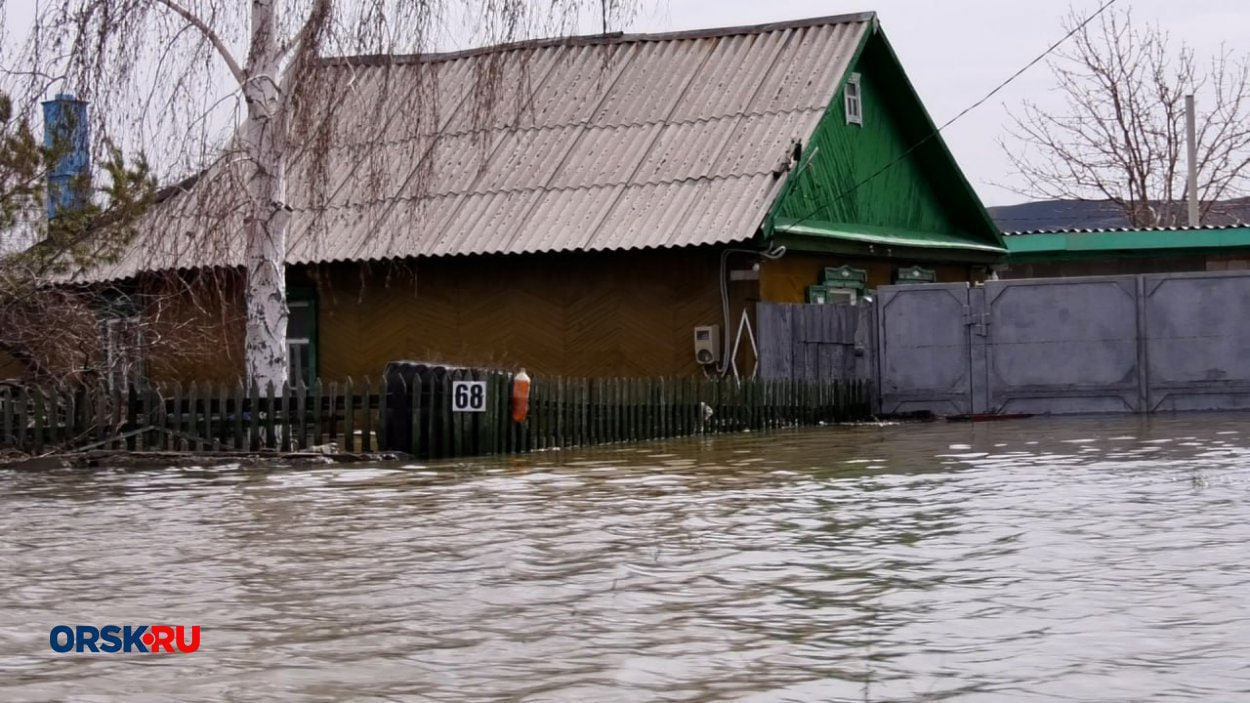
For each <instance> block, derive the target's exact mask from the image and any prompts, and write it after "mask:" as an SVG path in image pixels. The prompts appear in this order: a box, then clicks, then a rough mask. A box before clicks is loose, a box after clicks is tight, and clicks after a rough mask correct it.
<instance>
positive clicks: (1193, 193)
mask: <svg viewBox="0 0 1250 703" xmlns="http://www.w3.org/2000/svg"><path fill="white" fill-rule="evenodd" d="M1185 138H1186V142H1187V146H1188V148H1189V184H1188V186H1187V187H1186V190H1188V191H1189V226H1190V227H1197V226H1199V225H1200V224H1202V223H1201V222H1200V221H1199V220H1200V216H1199V214H1198V136H1197V127H1196V120H1195V118H1194V96H1193V95H1192V94H1191V95H1186V96H1185Z"/></svg>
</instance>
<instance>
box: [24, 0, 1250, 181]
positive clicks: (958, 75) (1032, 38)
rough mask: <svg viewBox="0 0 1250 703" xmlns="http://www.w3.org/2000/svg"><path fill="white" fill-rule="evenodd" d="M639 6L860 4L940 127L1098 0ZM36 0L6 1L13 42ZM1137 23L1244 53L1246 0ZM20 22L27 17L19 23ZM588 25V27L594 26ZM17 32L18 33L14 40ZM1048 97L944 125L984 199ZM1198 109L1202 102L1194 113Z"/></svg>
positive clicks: (670, 14) (1002, 96) (998, 100)
mask: <svg viewBox="0 0 1250 703" xmlns="http://www.w3.org/2000/svg"><path fill="white" fill-rule="evenodd" d="M639 2H640V4H641V5H642V8H643V9H642V10H641V11H640V12H639V13H638V14H637V16H636V17H635V18H634V19H633V20H632V21H631V22H630V23H629V24H628V25H627V26H625V27H620V29H623V30H625V31H629V32H663V31H673V30H682V29H696V28H701V27H718V26H727V25H739V24H756V23H763V22H775V21H781V20H791V19H798V18H803V17H816V16H822V15H834V14H843V13H850V12H861V11H867V10H873V11H876V12H877V13H878V15H879V17H880V19H881V25H882V27H883V28H884V30H885V32H886V34H887V35H888V36H889V38H890V41H891V43H892V44H893V45H894V48H895V50H896V51H897V52H898V55H899V58H900V59H901V60H902V62H903V67H904V68H905V69H906V71H907V73H908V74H909V76H910V77H911V80H912V83H913V84H914V85H915V87H916V90H917V91H919V93H920V97H921V99H922V100H923V101H924V102H925V105H926V106H927V107H928V110H929V114H930V115H931V116H932V117H933V119H934V121H935V122H936V123H937V124H942V123H944V122H946V121H947V120H949V119H950V118H951V117H954V116H955V115H956V114H958V113H959V112H960V111H961V110H963V109H964V108H965V107H968V106H969V105H971V104H972V103H973V102H975V101H976V100H978V99H980V98H981V97H983V96H984V95H985V94H986V93H987V92H989V91H990V90H991V89H992V88H993V87H994V86H996V85H998V84H999V83H1000V82H1001V81H1003V80H1004V79H1006V78H1007V77H1008V76H1010V75H1011V74H1012V73H1014V72H1015V71H1017V70H1018V69H1020V68H1021V67H1023V66H1024V65H1025V64H1027V63H1028V62H1029V61H1030V60H1032V59H1033V58H1034V57H1035V56H1037V55H1038V54H1039V53H1041V52H1042V51H1044V50H1045V49H1046V47H1048V46H1049V45H1050V44H1052V43H1053V42H1055V41H1056V40H1057V39H1059V38H1060V37H1061V36H1062V35H1063V33H1064V32H1063V29H1062V27H1061V20H1062V18H1063V16H1064V15H1065V14H1066V13H1067V11H1068V9H1069V7H1072V8H1073V9H1075V10H1076V11H1077V12H1078V13H1079V14H1082V15H1088V14H1090V13H1092V12H1093V11H1094V10H1096V9H1097V8H1098V7H1099V6H1100V5H1101V4H1102V0H1072V2H1071V5H1069V3H1068V1H1067V0H639ZM34 4H35V3H34V0H26V2H25V3H22V2H11V3H10V8H9V9H10V14H11V16H10V17H9V26H8V28H7V29H8V31H9V33H10V35H11V36H10V39H18V40H19V41H20V39H21V38H22V37H21V34H22V30H21V29H20V27H21V26H22V25H23V24H25V23H26V22H28V21H29V20H28V19H27V17H24V16H23V15H26V16H29V15H30V14H31V10H33V7H34ZM1119 6H1121V7H1125V6H1128V7H1131V8H1132V9H1133V11H1134V14H1135V16H1136V17H1137V19H1138V20H1139V21H1151V22H1158V23H1159V24H1160V25H1161V26H1162V27H1163V28H1165V29H1166V30H1168V31H1169V32H1170V33H1171V34H1172V36H1173V38H1174V40H1177V41H1185V42H1188V43H1189V44H1191V45H1193V46H1195V47H1196V48H1198V49H1199V51H1200V55H1201V52H1202V51H1204V50H1206V49H1210V48H1214V47H1217V46H1218V45H1219V44H1220V43H1221V42H1223V43H1227V44H1228V45H1229V46H1230V47H1231V48H1233V49H1234V50H1236V51H1238V52H1246V51H1247V50H1250V2H1248V1H1247V0H1184V1H1183V2H1178V1H1177V0H1119ZM23 20H25V21H26V22H24V21H23ZM597 30H598V27H595V26H588V27H586V31H597ZM12 35H17V36H12ZM1026 97H1027V98H1029V99H1031V100H1034V101H1036V102H1039V103H1042V104H1043V105H1045V104H1047V103H1052V104H1053V103H1054V102H1055V96H1054V95H1053V83H1052V80H1051V76H1050V73H1049V71H1048V70H1047V68H1046V67H1045V65H1041V64H1039V65H1038V66H1036V67H1034V68H1033V69H1032V70H1031V71H1029V72H1028V73H1026V74H1024V75H1023V76H1021V77H1020V78H1019V79H1017V80H1016V81H1015V82H1013V83H1012V84H1011V85H1010V86H1009V87H1008V88H1007V89H1005V90H1003V91H1002V92H1000V93H999V94H998V95H996V96H995V97H994V98H992V99H991V100H990V101H989V102H987V103H986V104H985V105H983V106H981V107H980V108H978V109H977V110H975V111H973V112H971V113H970V114H968V115H966V116H965V117H964V118H962V119H961V120H960V121H959V122H957V123H955V124H954V125H953V126H951V127H950V128H949V129H948V130H947V131H946V132H944V133H943V134H944V136H945V138H946V140H947V143H948V144H949V145H950V147H951V151H952V152H953V153H954V154H955V157H956V158H957V159H958V160H959V163H960V165H961V166H962V167H963V169H964V171H965V172H966V173H967V175H968V178H969V180H970V181H971V182H972V184H973V185H974V186H975V187H976V189H977V191H978V192H979V193H980V195H981V198H982V199H983V200H984V201H985V203H986V204H987V205H1007V204H1012V203H1016V202H1020V201H1022V200H1025V199H1026V198H1023V197H1022V196H1020V195H1017V194H1016V193H1014V192H1012V191H1011V189H1010V188H1007V187H1003V186H1004V185H1007V186H1010V185H1011V184H1013V183H1017V182H1018V181H1017V179H1016V178H1015V177H1014V175H1013V173H1012V169H1011V165H1010V163H1009V162H1008V161H1007V159H1006V158H1005V157H1004V156H1003V153H1002V150H1001V148H1000V147H999V146H998V139H999V138H1000V137H1002V136H1004V132H1005V128H1006V125H1007V123H1008V116H1007V109H1008V108H1009V107H1016V106H1018V105H1019V104H1020V101H1021V100H1023V99H1024V98H1026ZM1201 108H1202V106H1201V104H1200V105H1199V110H1201Z"/></svg>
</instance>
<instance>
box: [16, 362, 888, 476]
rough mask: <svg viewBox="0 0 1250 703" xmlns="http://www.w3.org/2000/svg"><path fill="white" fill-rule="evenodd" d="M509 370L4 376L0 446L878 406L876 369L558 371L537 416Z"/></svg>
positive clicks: (487, 438) (757, 420) (610, 426)
mask: <svg viewBox="0 0 1250 703" xmlns="http://www.w3.org/2000/svg"><path fill="white" fill-rule="evenodd" d="M461 381H476V382H480V383H482V384H484V390H485V394H484V396H483V397H482V400H483V401H484V402H483V403H482V404H481V406H480V409H478V408H475V410H476V411H470V412H454V411H453V409H452V405H453V400H454V393H455V391H456V388H457V386H456V384H457V382H461ZM511 383H512V381H511V376H510V375H508V374H501V373H492V372H484V371H475V370H467V369H458V370H454V371H451V372H450V373H446V374H440V375H438V376H435V377H433V378H427V379H426V380H424V381H423V380H422V379H421V378H414V379H413V381H412V382H411V383H410V384H406V383H404V382H402V381H397V382H392V383H391V384H389V385H388V384H387V383H386V382H385V381H381V382H374V381H371V380H363V381H353V380H348V381H346V382H343V383H321V382H320V381H318V382H314V383H313V384H312V386H310V387H305V386H303V385H302V384H301V385H298V386H294V387H292V386H289V385H285V384H284V385H283V386H282V387H280V388H275V387H273V386H271V385H267V386H265V387H264V388H261V387H260V386H259V385H256V384H242V383H239V384H235V385H231V386H218V385H203V384H202V385H197V384H191V385H189V386H185V387H184V386H180V385H175V386H172V387H161V388H155V387H150V388H135V387H131V388H128V389H126V390H124V391H123V390H120V389H113V390H108V389H103V388H94V389H83V388H78V389H74V390H55V389H41V388H33V387H5V388H0V449H17V450H20V451H25V452H30V453H35V454H42V453H46V452H51V451H65V450H88V449H113V450H129V451H188V452H204V453H214V452H257V451H264V450H269V451H306V450H321V451H325V450H328V449H331V448H330V447H329V446H328V445H335V446H334V447H332V449H333V450H336V451H341V452H351V453H369V452H379V451H401V452H404V453H406V454H411V455H413V456H416V457H420V458H423V459H441V458H455V457H468V456H483V455H492V454H514V453H521V452H528V451H534V450H543V449H552V448H556V447H580V446H589V445H598V444H610V443H616V442H636V441H644V440H652V439H662V438H668V437H687V436H695V435H705V434H721V433H729V432H740V431H743V430H748V429H749V430H757V431H758V430H768V429H776V428H783V427H797V426H805V425H817V424H821V423H834V422H846V421H854V420H863V419H867V418H869V417H870V416H871V412H872V408H871V396H872V389H871V387H870V385H869V383H868V382H867V381H838V382H829V383H803V382H797V381H769V380H749V381H743V382H741V383H736V382H734V381H720V380H707V379H692V378H685V379H670V378H610V379H584V378H558V377H553V378H535V379H534V380H533V382H532V385H531V391H530V404H529V413H528V417H527V418H526V420H525V422H523V423H516V422H514V421H513V420H512V417H511ZM462 393H463V391H462Z"/></svg>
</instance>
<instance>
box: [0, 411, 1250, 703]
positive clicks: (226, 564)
mask: <svg viewBox="0 0 1250 703" xmlns="http://www.w3.org/2000/svg"><path fill="white" fill-rule="evenodd" d="M1248 420H1250V415H1240V416H1235V415H1193V416H1184V417H1174V418H1154V419H1149V420H1147V419H1140V418H1132V417H1123V418H1111V419H1090V418H1077V419H1063V420H1058V419H1034V420H1025V421H1015V422H1003V423H989V424H982V425H953V424H931V425H910V426H895V427H871V428H868V427H865V428H825V429H819V430H811V431H803V432H783V433H776V434H768V435H762V434H756V435H745V436H740V437H718V438H714V439H708V440H683V441H675V442H669V443H662V444H648V445H641V446H631V447H624V448H622V447H617V448H608V449H599V450H593V451H577V452H568V453H563V454H561V453H549V454H543V455H533V456H529V457H524V458H520V459H513V460H507V461H484V462H475V463H464V464H455V465H441V466H424V467H412V466H408V467H405V466H401V465H385V466H381V465H380V466H371V467H353V468H345V467H333V468H325V469H302V470H292V469H274V470H259V469H237V468H236V469H231V468H226V469H213V470H204V469H195V468H190V469H188V468H182V469H168V470H145V471H123V470H108V469H103V470H97V471H89V472H88V471H78V472H75V471H53V472H40V473H36V472H14V471H0V606H2V607H0V701H91V702H95V701H112V700H127V701H163V700H179V701H222V700H226V701H232V700H237V701H340V700H344V701H346V700H361V701H365V700H379V701H381V700H387V701H518V702H519V701H527V702H528V701H570V702H572V701H577V702H580V701H609V702H610V701H631V702H632V701H760V702H763V701H937V700H959V701H1057V700H1065V701H1072V700H1077V701H1093V700H1098V701H1177V700H1200V701H1231V700H1247V699H1250V622H1247V620H1248V618H1250V615H1248V613H1250V567H1248V566H1247V558H1246V556H1247V551H1246V550H1247V546H1246V543H1247V538H1248V537H1250V501H1248V500H1247V498H1248V496H1250V424H1248V423H1247V421H1248ZM162 623H167V624H185V625H193V624H194V625H200V626H201V627H202V639H201V644H200V649H199V651H197V652H195V653H194V654H189V655H182V654H179V655H168V654H157V655H152V654H147V655H144V654H89V653H87V654H56V653H53V652H52V650H51V648H50V645H49V641H48V635H49V630H50V629H51V628H52V627H53V626H54V625H58V624H71V625H76V624H90V625H97V626H100V625H106V624H132V625H138V624H162Z"/></svg>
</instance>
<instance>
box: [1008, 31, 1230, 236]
mask: <svg viewBox="0 0 1250 703" xmlns="http://www.w3.org/2000/svg"><path fill="white" fill-rule="evenodd" d="M1079 22H1081V18H1078V17H1077V16H1075V15H1069V16H1068V18H1067V19H1066V20H1065V26H1066V28H1067V29H1069V30H1071V29H1072V28H1074V27H1080V28H1079V29H1077V30H1076V32H1075V34H1074V35H1073V36H1072V39H1071V40H1070V42H1069V43H1068V44H1067V45H1066V46H1067V48H1066V49H1064V50H1061V51H1060V53H1058V55H1057V58H1055V59H1054V60H1052V61H1051V62H1050V64H1049V65H1050V70H1051V73H1052V75H1053V76H1054V79H1055V83H1056V91H1057V92H1058V93H1059V94H1060V95H1062V96H1063V99H1064V105H1063V107H1062V108H1053V109H1052V108H1049V107H1043V106H1042V105H1040V104H1038V103H1037V102H1033V101H1025V102H1024V104H1023V106H1022V109H1021V111H1020V112H1018V113H1015V114H1013V115H1012V118H1013V123H1014V126H1013V128H1012V129H1011V131H1010V139H1007V140H1004V141H1003V143H1002V146H1003V148H1004V150H1005V151H1006V154H1007V156H1008V157H1009V158H1010V159H1011V162H1012V164H1013V165H1014V167H1015V168H1016V170H1017V171H1018V172H1019V174H1020V175H1021V176H1022V177H1023V180H1024V183H1025V184H1026V186H1025V187H1024V188H1021V189H1018V191H1019V192H1020V193H1021V194H1022V195H1025V196H1027V197H1031V198H1036V199H1074V200H1108V201H1111V202H1112V203H1114V204H1115V205H1116V206H1118V207H1119V208H1120V209H1121V210H1122V211H1123V213H1124V216H1125V219H1126V220H1127V221H1128V223H1129V224H1130V225H1132V226H1135V227H1154V226H1175V225H1183V224H1185V223H1186V222H1187V218H1186V205H1185V199H1186V197H1187V195H1188V194H1187V193H1186V168H1187V162H1186V144H1185V132H1186V130H1185V96H1186V95H1187V94H1191V93H1192V94H1195V95H1196V96H1197V102H1198V110H1197V112H1198V123H1197V136H1198V139H1197V144H1198V159H1197V163H1198V195H1199V200H1200V213H1201V216H1202V219H1203V221H1206V220H1207V217H1208V215H1212V214H1216V213H1218V212H1219V209H1220V208H1221V205H1222V201H1226V200H1228V199H1230V198H1235V197H1238V196H1242V195H1245V193H1246V186H1247V184H1248V183H1250V62H1248V61H1247V58H1246V56H1245V55H1235V54H1234V53H1233V52H1232V51H1231V50H1229V49H1227V48H1225V47H1221V48H1220V49H1219V50H1218V52H1217V53H1216V54H1215V55H1214V57H1213V58H1211V59H1210V61H1209V63H1207V62H1203V61H1201V60H1199V58H1198V57H1197V56H1196V55H1195V52H1194V50H1193V49H1192V48H1190V47H1188V46H1185V45H1183V44H1181V45H1179V46H1178V47H1176V48H1175V49H1174V48H1173V46H1172V42H1171V41H1170V39H1169V37H1168V34H1167V32H1165V31H1163V30H1162V29H1160V28H1159V27H1158V26H1155V25H1144V24H1140V23H1135V22H1134V21H1133V17H1132V15H1131V11H1130V10H1128V9H1125V10H1120V11H1114V10H1113V11H1111V12H1108V13H1105V14H1103V15H1102V16H1100V17H1099V19H1098V20H1097V21H1095V22H1091V23H1089V24H1087V25H1085V26H1083V27H1082V26H1080V25H1079Z"/></svg>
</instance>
